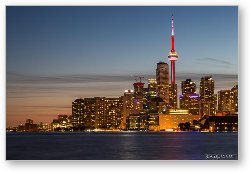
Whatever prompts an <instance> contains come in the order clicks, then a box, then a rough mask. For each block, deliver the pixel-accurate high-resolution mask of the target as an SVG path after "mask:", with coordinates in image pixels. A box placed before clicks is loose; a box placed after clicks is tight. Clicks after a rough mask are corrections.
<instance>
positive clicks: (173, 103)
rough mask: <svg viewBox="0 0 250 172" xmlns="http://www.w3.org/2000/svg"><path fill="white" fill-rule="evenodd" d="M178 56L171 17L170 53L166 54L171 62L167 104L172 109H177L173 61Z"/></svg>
mask: <svg viewBox="0 0 250 172" xmlns="http://www.w3.org/2000/svg"><path fill="white" fill-rule="evenodd" d="M177 59H178V54H177V52H176V51H175V48H174V16H173V15H172V33H171V51H170V52H169V53H168V60H169V61H170V62H171V84H170V85H169V86H170V88H169V103H170V105H171V106H172V108H174V109H176V108H177V84H175V61H176V60H177Z"/></svg>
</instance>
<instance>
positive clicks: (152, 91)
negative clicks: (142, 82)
mask: <svg viewBox="0 0 250 172" xmlns="http://www.w3.org/2000/svg"><path fill="white" fill-rule="evenodd" d="M156 91H157V81H156V79H152V78H151V79H148V92H149V97H156Z"/></svg>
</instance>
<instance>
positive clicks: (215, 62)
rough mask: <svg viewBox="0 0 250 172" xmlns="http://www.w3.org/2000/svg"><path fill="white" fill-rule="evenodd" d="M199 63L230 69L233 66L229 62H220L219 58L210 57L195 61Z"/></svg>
mask: <svg viewBox="0 0 250 172" xmlns="http://www.w3.org/2000/svg"><path fill="white" fill-rule="evenodd" d="M197 60H198V62H199V63H203V64H204V63H205V64H206V63H212V64H213V65H224V66H230V67H232V66H233V64H232V63H230V62H229V61H225V60H221V59H220V58H211V57H204V58H198V59H197Z"/></svg>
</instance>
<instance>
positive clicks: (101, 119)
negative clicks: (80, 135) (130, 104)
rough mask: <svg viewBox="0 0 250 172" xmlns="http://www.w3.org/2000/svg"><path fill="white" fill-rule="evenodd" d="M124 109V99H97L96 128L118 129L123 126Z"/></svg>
mask: <svg viewBox="0 0 250 172" xmlns="http://www.w3.org/2000/svg"><path fill="white" fill-rule="evenodd" d="M122 109H123V99H122V97H120V98H105V97H95V128H98V129H118V128H119V127H120V125H121V118H122Z"/></svg>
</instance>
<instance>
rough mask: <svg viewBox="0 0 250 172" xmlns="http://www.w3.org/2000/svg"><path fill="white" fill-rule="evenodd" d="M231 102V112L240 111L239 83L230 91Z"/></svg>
mask: <svg viewBox="0 0 250 172" xmlns="http://www.w3.org/2000/svg"><path fill="white" fill-rule="evenodd" d="M230 101H231V102H230V104H231V112H232V113H237V112H238V85H235V86H234V87H233V88H232V89H231V93H230Z"/></svg>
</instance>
